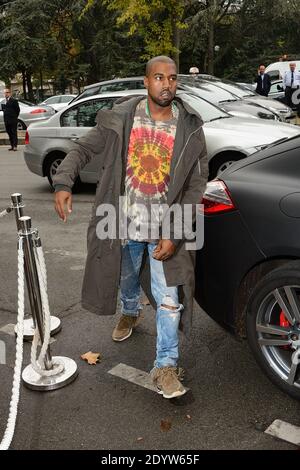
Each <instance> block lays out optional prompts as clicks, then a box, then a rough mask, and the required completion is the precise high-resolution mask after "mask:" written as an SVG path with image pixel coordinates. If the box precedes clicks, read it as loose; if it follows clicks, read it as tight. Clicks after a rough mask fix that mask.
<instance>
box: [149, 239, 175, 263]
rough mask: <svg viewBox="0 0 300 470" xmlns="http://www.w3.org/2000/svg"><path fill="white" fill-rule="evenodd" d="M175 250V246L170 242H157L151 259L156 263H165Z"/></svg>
mask: <svg viewBox="0 0 300 470" xmlns="http://www.w3.org/2000/svg"><path fill="white" fill-rule="evenodd" d="M175 250H176V245H175V244H174V243H173V242H171V240H159V242H158V245H157V247H156V248H155V250H154V251H153V258H155V259H157V260H158V261H165V260H166V259H168V258H170V257H171V256H172V255H173V254H174V253H175Z"/></svg>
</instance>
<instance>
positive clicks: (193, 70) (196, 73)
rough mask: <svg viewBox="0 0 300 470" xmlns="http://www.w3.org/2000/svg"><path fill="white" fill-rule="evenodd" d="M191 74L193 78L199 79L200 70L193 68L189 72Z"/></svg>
mask: <svg viewBox="0 0 300 470" xmlns="http://www.w3.org/2000/svg"><path fill="white" fill-rule="evenodd" d="M189 73H190V74H191V75H192V77H197V75H199V73H200V72H199V69H198V67H191V68H190V70H189Z"/></svg>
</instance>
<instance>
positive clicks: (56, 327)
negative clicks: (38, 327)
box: [15, 316, 61, 341]
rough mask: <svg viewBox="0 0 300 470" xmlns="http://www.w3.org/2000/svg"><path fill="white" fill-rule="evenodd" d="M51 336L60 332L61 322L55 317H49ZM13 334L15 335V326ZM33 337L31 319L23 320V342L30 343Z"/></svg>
mask: <svg viewBox="0 0 300 470" xmlns="http://www.w3.org/2000/svg"><path fill="white" fill-rule="evenodd" d="M50 328H51V330H50V331H51V336H53V335H56V333H58V332H59V331H60V330H61V321H60V319H59V318H57V317H53V316H51V317H50ZM15 334H17V325H16V326H15ZM33 335H34V324H33V319H32V318H27V319H26V320H24V336H23V339H24V341H32V339H33Z"/></svg>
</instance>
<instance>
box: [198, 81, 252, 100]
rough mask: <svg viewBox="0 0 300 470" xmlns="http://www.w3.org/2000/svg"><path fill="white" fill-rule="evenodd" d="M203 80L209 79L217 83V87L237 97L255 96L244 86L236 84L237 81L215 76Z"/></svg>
mask: <svg viewBox="0 0 300 470" xmlns="http://www.w3.org/2000/svg"><path fill="white" fill-rule="evenodd" d="M205 80H207V81H210V82H212V83H214V84H215V85H217V86H218V87H221V88H223V90H226V91H228V92H230V93H233V94H234V95H235V96H238V97H239V98H245V96H255V95H256V93H254V92H253V91H251V90H249V89H245V88H244V87H242V86H240V85H238V84H237V83H234V82H231V81H230V80H225V79H220V78H216V77H210V76H208V77H205Z"/></svg>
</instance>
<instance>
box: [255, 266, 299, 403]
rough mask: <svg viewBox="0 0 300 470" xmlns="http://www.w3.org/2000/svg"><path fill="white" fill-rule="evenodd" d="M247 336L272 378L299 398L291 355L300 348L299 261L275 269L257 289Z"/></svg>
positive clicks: (281, 387)
mask: <svg viewBox="0 0 300 470" xmlns="http://www.w3.org/2000/svg"><path fill="white" fill-rule="evenodd" d="M282 302H284V303H282ZM286 312H289V315H290V317H288V314H286ZM289 320H290V321H289ZM291 320H292V323H291ZM281 333H282V334H281ZM247 339H248V343H249V346H250V348H251V350H252V352H253V354H254V357H255V359H256V361H257V363H258V364H259V366H260V367H261V368H262V370H263V371H264V372H265V374H266V375H267V376H268V377H269V379H270V380H271V381H272V382H273V383H274V384H275V385H277V386H278V387H279V388H280V389H281V390H282V391H284V392H285V393H287V394H288V395H290V396H291V397H293V398H296V399H298V400H299V399H300V365H299V366H295V369H294V368H293V367H292V355H295V356H296V352H297V351H299V349H300V341H299V339H300V263H299V262H290V263H287V264H284V265H283V266H282V267H280V268H277V269H274V270H273V271H271V272H270V273H269V274H267V275H266V276H265V277H264V278H262V279H261V280H260V281H259V283H258V284H257V286H256V287H255V288H254V290H253V292H252V294H251V297H250V300H249V302H248V306H247ZM297 341H298V342H299V346H298V344H297V343H296V342H297ZM299 358H300V351H299Z"/></svg>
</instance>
